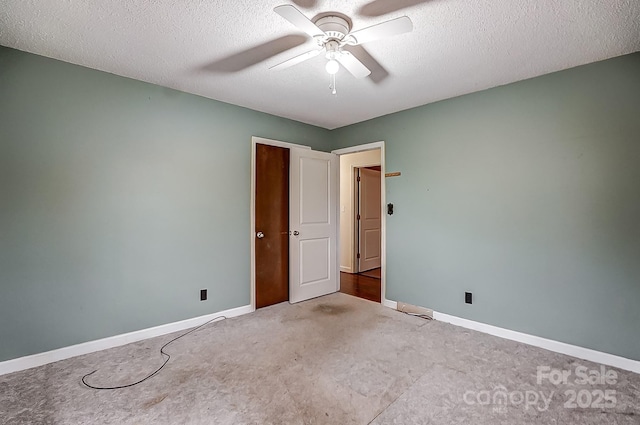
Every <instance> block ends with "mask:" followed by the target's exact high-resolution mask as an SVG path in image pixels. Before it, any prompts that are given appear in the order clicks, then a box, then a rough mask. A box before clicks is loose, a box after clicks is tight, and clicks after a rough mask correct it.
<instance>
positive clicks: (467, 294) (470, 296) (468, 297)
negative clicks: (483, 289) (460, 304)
mask: <svg viewBox="0 0 640 425" xmlns="http://www.w3.org/2000/svg"><path fill="white" fill-rule="evenodd" d="M464 302H465V303H467V304H473V294H472V293H471V292H465V293H464Z"/></svg>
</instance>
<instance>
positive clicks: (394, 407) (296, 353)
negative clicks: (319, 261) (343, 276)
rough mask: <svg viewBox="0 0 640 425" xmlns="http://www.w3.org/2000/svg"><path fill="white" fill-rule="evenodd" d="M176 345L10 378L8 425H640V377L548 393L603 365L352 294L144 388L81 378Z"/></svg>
mask: <svg viewBox="0 0 640 425" xmlns="http://www.w3.org/2000/svg"><path fill="white" fill-rule="evenodd" d="M174 336H175V335H167V336H164V337H159V338H154V339H150V340H146V341H143V342H139V343H134V344H130V345H127V346H123V347H118V348H114V349H110V350H105V351H102V352H98V353H93V354H88V355H85V356H81V357H76V358H73V359H69V360H64V361H61V362H57V363H54V364H50V365H46V366H43V367H39V368H35V369H31V370H27V371H23V372H18V373H14V374H10V375H5V376H0V423H2V424H340V425H343V424H369V423H372V424H509V425H514V424H581V425H585V424H634V425H637V424H638V423H640V407H639V406H640V375H636V374H633V373H630V372H624V371H620V370H614V369H611V370H612V372H613V373H615V374H616V380H615V381H616V382H615V383H613V384H604V385H601V384H577V383H575V379H576V378H575V375H572V376H571V378H570V380H569V382H568V383H566V384H564V383H561V384H559V385H553V384H552V383H550V382H549V380H548V379H544V380H543V381H542V383H541V384H538V383H537V382H536V381H537V379H536V371H537V367H538V366H548V367H549V368H550V369H557V370H559V371H562V370H568V371H572V373H573V371H575V370H576V367H578V366H579V365H584V366H585V367H586V368H587V369H594V370H595V369H598V367H599V366H598V365H595V364H592V363H589V362H586V361H581V360H577V359H574V358H571V357H567V356H563V355H560V354H555V353H551V352H548V351H545V350H541V349H538V348H534V347H530V346H527V345H523V344H519V343H515V342H512V341H507V340H503V339H500V338H496V337H492V336H488V335H484V334H480V333H477V332H473V331H468V330H465V329H462V328H458V327H455V326H451V325H448V324H444V323H439V322H434V321H425V320H423V319H419V318H415V317H410V316H407V315H404V314H402V313H398V312H396V311H393V310H390V309H387V308H384V307H381V306H380V305H379V304H375V303H372V302H369V301H365V300H361V299H358V298H354V297H351V296H349V295H344V294H333V295H330V296H326V297H322V298H318V299H315V300H311V301H307V302H304V303H300V304H296V305H289V304H287V303H285V304H279V305H276V306H272V307H269V308H265V309H262V310H259V311H257V312H256V313H253V314H249V315H246V316H242V317H237V318H234V319H228V320H226V321H222V322H218V323H214V324H211V325H209V326H207V327H204V328H202V329H200V330H198V331H196V332H194V333H192V334H191V335H188V336H187V337H185V338H182V339H180V340H178V341H177V342H176V343H174V344H173V345H171V346H169V347H168V348H167V350H166V351H167V352H169V353H170V354H171V355H172V359H171V362H170V363H169V364H168V365H167V366H166V368H165V369H164V370H162V371H161V372H160V373H159V374H158V375H156V376H154V377H153V378H151V379H150V380H148V381H146V382H144V383H142V384H140V385H138V386H135V387H131V388H127V389H122V390H115V391H96V390H91V389H87V388H86V387H84V386H83V385H82V383H81V382H80V377H81V376H82V375H83V374H85V373H88V372H91V371H92V370H94V369H96V368H97V369H99V371H98V372H97V373H95V374H94V375H92V376H91V377H90V381H91V382H92V383H94V384H98V385H113V384H123V383H127V382H130V381H132V380H136V379H138V378H140V377H142V376H144V375H145V374H147V373H148V372H149V371H151V370H153V369H154V368H155V367H157V366H158V365H159V364H161V362H162V358H161V357H160V356H159V354H158V349H159V347H160V346H161V345H162V344H164V343H165V342H166V341H169V340H170V339H172V338H173V337H174ZM609 369H610V368H607V370H609ZM598 370H599V369H598ZM605 390H608V391H609V393H608V395H609V396H611V394H614V395H615V403H610V404H612V405H611V407H606V406H604V405H603V406H601V407H592V405H593V406H599V404H594V403H590V404H589V407H580V406H576V408H571V406H567V404H566V403H567V402H568V401H570V396H571V391H574V392H575V393H576V394H581V397H582V401H581V404H582V405H585V401H586V397H587V395H588V396H589V397H593V401H597V400H596V399H597V398H598V397H599V394H600V393H599V392H598V391H602V393H603V394H604V392H605ZM567 391H568V392H567ZM612 391H613V393H612ZM502 393H504V395H505V396H506V398H503V397H501V394H502ZM534 394H538V397H541V396H544V397H545V399H548V400H549V403H548V404H545V403H544V402H543V401H542V399H540V398H539V399H538V401H537V402H536V403H533V401H534ZM567 394H568V395H567ZM585 394H586V395H585ZM487 396H488V398H487ZM520 396H522V397H526V398H527V400H529V401H528V402H525V399H524V398H523V399H521V398H520ZM609 399H610V397H609ZM487 401H489V402H488V403H487Z"/></svg>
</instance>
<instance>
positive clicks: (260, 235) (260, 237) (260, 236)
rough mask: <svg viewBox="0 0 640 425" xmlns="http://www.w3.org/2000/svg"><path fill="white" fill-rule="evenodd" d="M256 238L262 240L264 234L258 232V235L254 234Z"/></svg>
mask: <svg viewBox="0 0 640 425" xmlns="http://www.w3.org/2000/svg"><path fill="white" fill-rule="evenodd" d="M256 237H257V238H258V239H262V238H264V233H262V232H258V233H256Z"/></svg>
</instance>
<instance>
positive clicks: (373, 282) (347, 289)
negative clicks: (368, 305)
mask: <svg viewBox="0 0 640 425" xmlns="http://www.w3.org/2000/svg"><path fill="white" fill-rule="evenodd" d="M340 292H342V293H345V294H349V295H353V296H356V297H359V298H364V299H366V300H369V301H375V302H378V303H379V302H380V300H381V292H382V291H381V286H380V278H375V277H370V276H365V275H363V274H352V273H345V272H340Z"/></svg>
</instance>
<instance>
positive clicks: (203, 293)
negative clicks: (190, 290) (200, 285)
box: [200, 289, 207, 301]
mask: <svg viewBox="0 0 640 425" xmlns="http://www.w3.org/2000/svg"><path fill="white" fill-rule="evenodd" d="M206 299H207V290H206V289H201V290H200V301H206Z"/></svg>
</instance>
